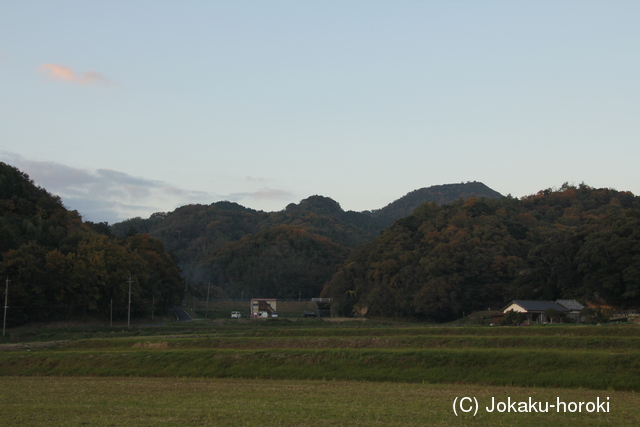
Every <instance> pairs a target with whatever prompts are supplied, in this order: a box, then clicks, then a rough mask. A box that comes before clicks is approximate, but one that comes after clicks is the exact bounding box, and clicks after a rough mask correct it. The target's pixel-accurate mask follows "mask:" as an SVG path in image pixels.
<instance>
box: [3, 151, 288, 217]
mask: <svg viewBox="0 0 640 427" xmlns="http://www.w3.org/2000/svg"><path fill="white" fill-rule="evenodd" d="M0 160H2V161H4V162H6V163H8V164H10V165H12V166H15V167H17V168H18V169H20V170H22V171H23V172H26V173H27V174H28V175H29V177H30V178H31V179H32V180H33V181H34V182H35V183H36V184H37V185H39V186H41V187H42V188H44V189H46V190H47V191H48V192H50V193H52V194H55V195H58V196H60V197H61V198H62V201H63V203H64V204H65V206H67V207H68V208H69V209H74V210H77V211H78V212H80V214H81V215H82V217H83V218H84V219H85V220H89V221H94V222H102V221H107V222H109V223H114V222H118V221H122V220H125V219H128V218H133V217H137V216H139V217H143V218H146V217H148V216H149V215H151V214H152V213H154V212H167V211H171V210H173V209H175V208H177V207H179V206H183V205H188V204H193V203H202V204H209V203H212V202H214V201H218V200H229V201H233V202H237V203H240V204H242V205H245V206H249V207H250V206H255V205H254V204H258V205H270V206H277V209H280V205H282V206H285V205H286V203H287V202H290V201H291V200H293V199H294V195H293V193H291V192H289V191H286V190H279V189H274V188H268V187H263V188H260V189H258V190H256V191H250V192H243V193H231V194H226V195H224V194H214V193H209V192H204V191H191V190H185V189H182V188H180V187H177V186H175V185H172V184H170V183H167V182H164V181H159V180H151V179H147V178H142V177H137V176H132V175H129V174H127V173H124V172H120V171H116V170H112V169H81V168H74V167H71V166H66V165H63V164H60V163H56V162H42V161H34V160H28V159H25V158H24V157H22V156H20V155H18V154H15V153H11V152H7V151H0Z"/></svg>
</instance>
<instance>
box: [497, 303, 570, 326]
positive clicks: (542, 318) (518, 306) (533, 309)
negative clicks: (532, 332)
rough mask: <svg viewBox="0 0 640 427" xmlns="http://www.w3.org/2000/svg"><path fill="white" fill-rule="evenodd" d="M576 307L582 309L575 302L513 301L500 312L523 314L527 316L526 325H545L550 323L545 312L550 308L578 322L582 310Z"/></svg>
mask: <svg viewBox="0 0 640 427" xmlns="http://www.w3.org/2000/svg"><path fill="white" fill-rule="evenodd" d="M574 303H575V304H574ZM578 306H580V307H582V305H581V304H580V303H578V302H576V301H575V300H557V301H556V302H553V301H529V300H514V301H511V302H510V303H509V304H507V306H506V307H504V308H503V309H502V312H503V313H506V312H508V311H511V310H513V311H516V312H518V313H524V314H525V315H526V316H527V322H528V323H547V322H550V321H551V319H549V318H547V316H546V315H545V311H547V310H548V309H550V308H552V309H554V310H556V311H558V312H559V313H565V314H566V315H567V316H569V317H573V318H575V319H576V321H579V320H580V310H582V308H579V309H578ZM576 314H577V317H576Z"/></svg>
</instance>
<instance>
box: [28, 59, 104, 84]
mask: <svg viewBox="0 0 640 427" xmlns="http://www.w3.org/2000/svg"><path fill="white" fill-rule="evenodd" d="M39 69H40V72H41V73H43V74H44V75H45V76H46V77H47V78H48V79H51V80H62V81H64V82H67V83H71V84H80V85H83V86H89V85H109V84H110V83H111V82H110V81H109V79H107V78H106V77H105V76H103V75H102V74H100V73H97V72H95V71H87V72H86V73H76V72H75V71H73V70H72V69H71V68H69V67H65V66H64V65H59V64H42V65H40V67H39Z"/></svg>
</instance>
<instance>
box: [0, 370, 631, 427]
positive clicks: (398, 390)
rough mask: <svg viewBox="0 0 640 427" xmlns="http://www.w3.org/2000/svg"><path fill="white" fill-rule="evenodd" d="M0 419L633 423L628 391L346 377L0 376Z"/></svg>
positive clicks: (30, 422) (68, 422) (63, 422)
mask: <svg viewBox="0 0 640 427" xmlns="http://www.w3.org/2000/svg"><path fill="white" fill-rule="evenodd" d="M464 396H469V397H475V398H477V399H478V401H479V403H480V410H479V411H478V414H477V416H475V417H473V416H472V415H471V414H461V416H460V417H456V416H455V415H454V413H453V408H452V404H453V401H454V399H455V398H456V397H458V398H460V397H464ZM492 397H495V398H496V399H500V400H505V401H506V400H507V398H508V397H509V398H511V399H512V400H517V401H525V400H527V399H528V398H529V397H531V398H532V399H533V400H534V401H541V402H556V399H557V398H560V399H561V400H562V401H564V402H590V401H596V399H597V398H600V399H601V401H602V400H604V399H606V398H607V397H609V402H610V411H609V412H606V413H603V412H600V413H587V412H586V411H583V412H582V413H577V412H576V413H569V412H567V413H558V412H556V411H550V412H548V413H513V412H511V413H497V412H493V413H488V412H487V411H486V410H485V409H484V408H486V406H488V405H490V403H491V398H492ZM0 401H1V402H2V411H0V425H24V426H39V425H47V426H76V425H90V426H112V425H117V426H155V425H212V426H214V425H215V426H227V425H229V426H230V425H236V426H237V425H260V426H297V425H304V426H326V425H339V426H365V425H366V426H370V425H384V426H425V425H440V426H445V425H446V426H450V425H495V426H512V425H519V426H529V425H530V426H539V425H582V426H592V425H594V426H595V425H638V423H640V410H639V409H638V408H640V395H639V394H638V393H635V392H620V391H594V390H583V389H549V388H544V389H540V388H518V387H487V386H476V385H455V384H453V385H452V384H402V383H386V382H379V383H369V382H357V381H352V382H343V381H305V380H277V381H274V380H265V379H260V380H257V379H203V378H122V377H110V378H87V377H0Z"/></svg>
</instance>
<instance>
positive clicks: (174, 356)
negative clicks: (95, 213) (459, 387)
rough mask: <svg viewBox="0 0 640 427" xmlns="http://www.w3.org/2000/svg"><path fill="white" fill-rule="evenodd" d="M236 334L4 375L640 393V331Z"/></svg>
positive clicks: (25, 348) (281, 326) (62, 357)
mask: <svg viewBox="0 0 640 427" xmlns="http://www.w3.org/2000/svg"><path fill="white" fill-rule="evenodd" d="M232 325H233V326H229V327H227V326H226V325H222V326H219V327H213V326H212V327H210V328H209V329H207V328H200V329H198V330H197V332H198V333H196V334H191V335H189V334H187V335H180V334H177V335H175V334H174V335H164V336H163V335H160V334H157V335H154V336H147V337H143V336H132V337H115V338H98V339H84V340H71V341H68V342H62V343H60V342H58V343H51V344H53V345H55V347H51V348H48V347H38V346H37V345H35V344H30V345H26V344H25V345H22V346H20V345H14V346H13V347H10V346H9V347H8V346H3V347H2V348H4V349H5V350H7V349H13V350H14V351H2V352H0V375H39V376H41V375H63V376H67V375H74V376H86V375H95V376H148V377H162V376H164V377H172V376H173V377H175V376H180V377H234V378H241V377H245V378H278V379H296V378H297V379H338V380H366V381H395V382H431V383H446V382H449V383H461V384H474V383H475V384H487V385H521V386H543V387H584V388H591V389H615V390H635V391H640V357H639V356H640V350H638V348H639V347H638V338H639V333H638V331H639V330H638V329H637V328H636V327H634V326H627V327H598V326H591V327H586V326H565V327H561V326H559V327H529V328H526V327H523V328H506V327H505V328H499V327H493V328H489V327H486V328H479V327H478V328H434V327H409V328H407V327H395V328H394V327H379V328H362V327H349V326H339V327H337V326H334V325H327V326H324V327H316V328H309V327H302V328H301V327H297V325H296V326H292V325H291V324H289V323H286V322H282V323H279V322H271V323H264V322H254V323H250V324H246V325H244V326H243V325H242V324H240V323H236V324H232ZM190 330H191V331H193V330H194V329H193V328H192V329H190ZM206 331H208V332H209V333H208V334H207V333H204V332H206ZM172 332H174V330H170V329H167V333H172ZM131 334H132V335H135V333H134V332H133V331H132V332H131Z"/></svg>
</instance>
